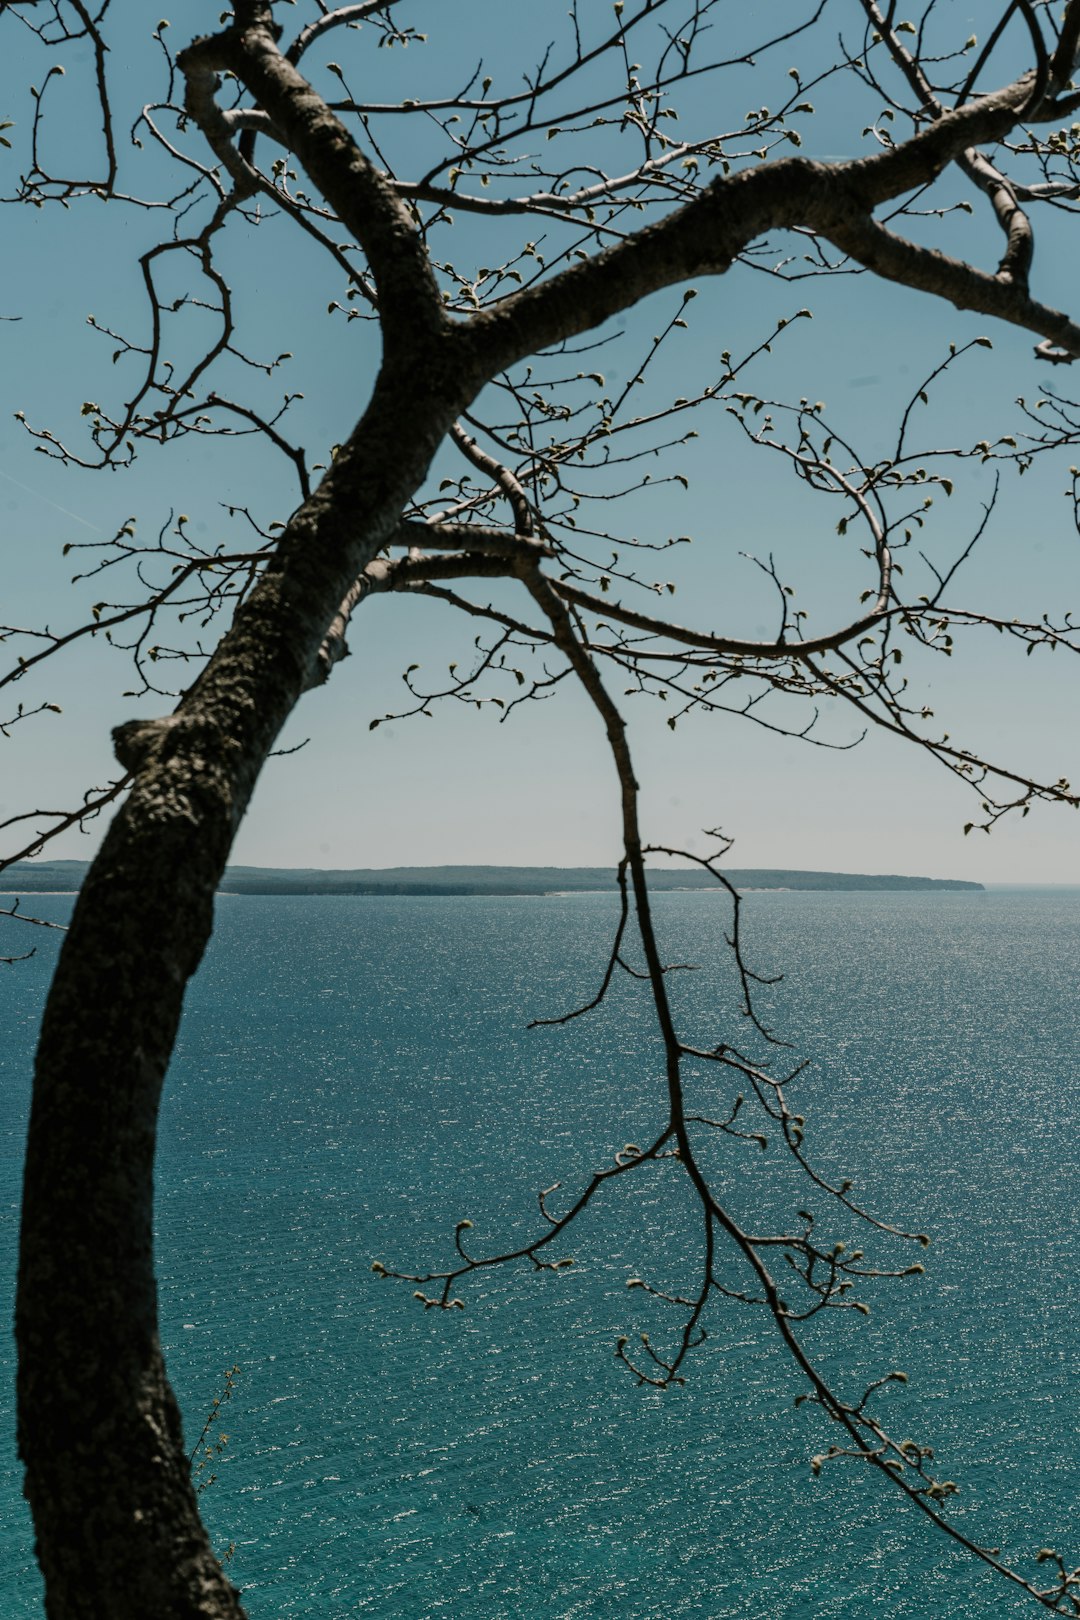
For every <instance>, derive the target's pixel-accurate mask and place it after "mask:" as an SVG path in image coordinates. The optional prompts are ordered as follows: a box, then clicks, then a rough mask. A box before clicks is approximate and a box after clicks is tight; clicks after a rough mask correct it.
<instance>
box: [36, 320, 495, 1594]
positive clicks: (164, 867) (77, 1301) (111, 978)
mask: <svg viewBox="0 0 1080 1620" xmlns="http://www.w3.org/2000/svg"><path fill="white" fill-rule="evenodd" d="M438 358H439V357H438V356H437V357H436V359H438ZM442 361H443V365H442V378H443V380H444V381H445V382H446V384H447V386H446V387H445V388H444V389H443V390H442V391H441V397H440V395H439V394H438V393H437V392H436V390H435V388H434V386H432V387H431V389H430V392H425V393H424V394H422V395H419V396H418V389H417V386H416V383H415V381H414V379H415V377H416V376H417V371H416V365H415V357H410V364H408V365H406V366H405V367H404V368H399V369H398V373H397V381H396V382H391V381H388V380H387V379H386V375H385V368H384V374H383V377H382V378H380V382H379V384H378V385H377V386H376V390H375V393H374V395H373V398H372V402H371V405H370V406H369V408H368V410H367V411H366V413H365V415H364V418H363V420H362V421H361V423H360V424H359V426H358V427H357V429H356V431H355V432H354V434H353V435H352V437H351V439H350V440H349V442H348V443H347V445H346V446H345V447H344V449H343V450H342V452H341V453H340V454H339V456H338V459H337V461H336V462H335V464H334V466H333V468H332V469H331V471H330V472H329V474H328V475H327V477H326V478H325V479H324V481H323V483H322V485H321V486H320V488H319V489H318V490H317V491H316V492H315V493H314V495H313V496H312V497H311V499H310V500H309V501H307V502H306V503H305V504H304V506H303V507H301V508H300V510H299V511H298V512H297V513H296V514H295V516H294V518H293V520H292V521H291V522H290V524H289V526H288V529H287V530H286V533H285V535H284V537H283V540H282V544H281V547H280V549H279V551H278V553H277V554H276V555H275V557H274V559H273V561H272V562H271V563H270V565H269V567H268V570H267V573H266V575H265V576H264V578H263V580H262V581H261V582H260V584H259V585H258V587H257V588H256V590H255V591H254V592H253V594H252V596H251V598H250V599H249V601H248V602H247V603H246V604H245V605H244V606H243V607H242V608H241V609H240V611H239V612H238V613H237V616H236V620H235V623H234V625H233V627H232V629H231V630H230V631H229V633H228V634H227V635H226V637H225V638H224V640H223V641H222V644H221V646H220V648H219V649H218V652H217V653H216V654H215V656H214V658H213V660H212V662H211V663H210V665H209V666H208V667H207V669H206V670H205V671H204V673H203V675H202V676H201V677H200V679H199V680H198V681H197V682H196V684H195V686H194V687H193V689H192V691H191V692H190V693H189V694H188V695H187V697H186V698H185V699H184V701H183V703H182V704H181V706H180V708H179V710H178V712H177V714H176V715H174V716H173V717H172V718H171V719H169V720H165V721H156V722H150V723H148V724H140V723H138V722H133V723H132V724H130V725H128V726H126V727H121V728H120V729H119V731H118V732H117V733H116V734H115V735H116V738H117V753H118V755H119V757H120V758H121V760H122V762H123V763H124V764H125V765H127V766H128V767H129V768H131V769H134V770H135V772H136V780H135V783H134V786H133V788H132V791H131V794H130V796H129V798H128V800H127V802H126V803H125V805H124V806H123V808H122V809H121V810H120V812H119V813H118V815H117V816H116V818H115V820H114V822H113V824H112V826H111V827H110V829H109V832H108V834H107V835H106V838H105V841H104V843H103V845H102V848H101V852H100V854H99V855H98V857H97V859H96V861H95V862H94V864H93V866H92V868H91V871H90V873H89V874H88V876H87V879H86V882H85V884H84V886H83V889H82V892H81V894H80V895H79V899H78V901H77V904H76V907H75V912H74V916H73V919H72V924H71V929H70V932H69V933H68V935H67V938H66V940H65V944H64V948H63V951H62V953H61V957H60V962H59V965H58V967H57V971H56V976H55V979H54V982H53V986H52V990H51V992H50V995H49V1000H48V1005H47V1007H46V1012H45V1019H44V1024H43V1028H42V1034H41V1040H40V1045H39V1048H38V1055H37V1065H36V1071H35V1082H34V1093H33V1104H32V1112H31V1120H30V1132H29V1142H28V1148H27V1162H26V1182H25V1193H24V1202H23V1220H22V1247H21V1256H20V1270H19V1284H18V1298H17V1306H16V1334H17V1340H18V1349H19V1376H18V1397H19V1449H20V1453H21V1455H22V1458H23V1460H24V1462H25V1464H26V1487H25V1488H26V1495H27V1497H28V1499H29V1501H30V1505H31V1508H32V1511H33V1515H34V1523H35V1528H36V1532H37V1553H38V1558H39V1561H40V1563H41V1567H42V1571H43V1573H44V1576H45V1586H46V1613H47V1614H48V1615H49V1617H50V1620H91V1617H93V1620H195V1617H199V1620H209V1617H213V1620H238V1617H240V1616H242V1614H243V1610H242V1609H241V1607H240V1604H239V1601H238V1598H237V1595H236V1592H235V1590H234V1589H233V1587H232V1586H231V1584H230V1582H229V1581H228V1580H227V1579H226V1578H225V1576H224V1574H223V1573H222V1571H221V1569H220V1567H219V1565H218V1563H217V1561H216V1559H215V1558H214V1555H213V1552H212V1550H211V1548H210V1544H209V1541H208V1538H207V1535H206V1532H205V1530H204V1528H203V1525H202V1522H201V1520H200V1518H199V1514H198V1508H197V1504H196V1498H195V1494H194V1491H193V1489H192V1485H191V1481H190V1473H189V1466H188V1459H187V1453H186V1450H185V1446H184V1442H183V1436H182V1433H181V1425H180V1417H179V1412H178V1410H177V1406H176V1401H175V1398H174V1396H173V1394H172V1391H171V1389H170V1388H169V1385H168V1382H167V1379H166V1375H165V1367H164V1362H163V1359H162V1354H161V1347H160V1343H159V1340H158V1322H157V1297H156V1285H155V1278H154V1268H153V1254H152V1216H153V1159H154V1144H155V1135H156V1125H157V1113H158V1103H159V1098H160V1095H161V1087H162V1083H163V1080H164V1076H165V1071H166V1068H167V1065H168V1061H169V1057H170V1054H171V1052H172V1047H173V1042H174V1040H175V1036H176V1030H177V1025H178V1023H179V1019H180V1014H181V1008H182V1003H183V995H184V989H185V986H186V983H187V980H188V979H189V978H190V976H191V974H192V973H193V972H194V971H195V969H196V967H197V966H198V963H199V960H200V958H201V956H202V953H203V950H204V948H205V946H206V942H207V940H208V938H209V935H210V930H211V926H212V914H213V903H214V893H215V890H216V888H217V884H218V881H219V879H220V877H221V873H222V871H223V869H224V866H225V862H226V859H227V857H228V854H229V850H230V848H231V845H232V842H233V838H234V835H235V832H236V829H237V827H238V825H239V822H240V819H241V817H242V816H243V813H244V810H245V808H246V806H247V803H248V800H249V798H250V795H251V792H252V789H253V787H254V784H255V780H256V778H257V776H258V773H259V770H260V769H261V766H262V763H263V761H264V760H265V758H266V756H267V753H268V752H269V750H270V748H271V747H272V746H273V742H274V739H275V737H276V736H277V734H278V732H279V730H280V728H281V726H282V724H283V723H284V721H285V719H286V718H287V716H288V714H289V712H290V711H291V709H292V708H293V706H294V705H295V703H296V701H297V699H298V698H299V696H300V694H301V693H302V692H303V690H304V689H305V687H306V686H307V685H310V684H312V683H313V681H314V680H315V679H316V678H317V677H316V675H315V673H314V672H315V669H316V666H317V659H318V653H319V650H320V647H321V645H322V641H323V638H324V636H325V634H326V631H327V627H328V625H329V624H330V623H331V620H332V619H333V616H334V613H335V611H336V609H337V607H338V604H339V603H340V602H341V600H342V598H343V597H344V595H345V593H346V590H347V589H348V587H349V585H350V583H351V582H352V581H353V580H354V579H355V578H356V576H357V574H358V573H360V572H361V571H362V570H363V568H364V567H365V566H366V564H367V563H368V562H369V561H370V560H371V559H372V558H373V557H374V556H375V555H376V553H377V552H378V550H379V548H380V547H381V546H382V545H383V543H384V541H385V539H386V537H387V535H388V534H389V533H390V532H391V530H392V528H393V527H394V525H395V524H396V522H397V521H398V519H399V517H400V514H401V511H402V508H403V506H404V505H405V504H406V503H407V501H408V499H409V497H410V496H411V494H412V492H413V491H414V490H415V488H416V487H417V485H418V483H419V482H420V480H421V479H422V477H423V476H424V474H425V472H426V470H427V467H428V464H429V462H430V459H431V456H432V454H433V453H434V450H435V448H436V446H437V444H438V442H439V441H440V439H441V438H442V436H443V434H444V433H445V431H446V429H447V428H448V426H449V424H450V421H451V420H452V419H453V416H454V415H455V414H456V412H457V410H458V409H459V408H460V406H461V404H462V403H464V401H463V399H462V397H461V396H462V392H463V385H462V379H461V373H460V369H458V368H456V367H455V365H454V361H453V357H452V355H451V353H450V352H449V345H448V346H447V352H446V353H444V354H443V356H442ZM431 362H432V357H431V354H430V351H429V352H428V354H427V355H426V357H425V371H426V377H427V380H428V381H429V382H431V378H432V363H431ZM451 378H452V379H453V380H452V382H451V381H450V380H449V379H451Z"/></svg>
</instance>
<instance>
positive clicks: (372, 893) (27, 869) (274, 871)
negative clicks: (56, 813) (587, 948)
mask: <svg viewBox="0 0 1080 1620" xmlns="http://www.w3.org/2000/svg"><path fill="white" fill-rule="evenodd" d="M88 864H89V863H88V862H86V861H17V862H14V863H13V864H12V865H11V866H10V867H8V868H7V870H6V871H5V872H3V873H0V893H3V894H22V895H32V894H75V893H77V892H78V889H79V886H80V884H81V883H82V880H83V878H84V877H85V875H86V872H87V870H88ZM724 876H725V878H726V879H727V881H728V882H729V883H730V884H731V885H732V886H733V887H734V888H736V889H738V890H739V891H740V892H749V891H758V890H760V891H768V890H773V891H777V890H786V891H803V892H828V893H837V892H843V891H859V892H879V893H880V892H882V891H896V892H902V893H928V892H933V891H940V890H951V891H957V890H966V891H968V892H969V893H984V892H985V889H984V886H983V884H981V883H973V882H970V881H968V880H966V879H962V878H928V877H908V876H904V875H901V874H898V873H877V874H874V873H865V872H808V871H793V870H788V869H784V868H771V867H753V868H749V867H742V868H734V867H732V868H729V869H725V870H724ZM9 884H10V887H8V885H9ZM649 887H650V889H652V891H653V892H654V893H665V892H667V893H670V892H673V891H676V892H678V891H681V892H688V891H694V890H705V891H711V890H718V889H720V886H719V885H718V884H717V881H716V879H715V878H714V877H713V876H712V874H711V873H709V872H706V871H704V870H703V869H701V868H698V867H691V866H687V867H666V868H665V867H656V868H650V869H649ZM614 888H615V871H614V868H609V867H598V866H567V867H562V866H396V867H386V868H357V869H355V870H343V869H338V870H323V869H321V868H317V867H298V868H291V867H270V866H264V867H260V866H230V867H227V868H226V869H225V875H224V877H223V879H222V882H221V885H220V887H219V889H218V893H219V894H261V895H290V894H293V895H352V896H356V897H378V896H380V895H383V896H386V895H390V896H395V897H398V898H407V897H409V896H415V897H417V898H431V897H432V896H438V895H445V896H448V897H453V898H467V897H470V896H481V897H482V896H485V895H486V896H489V897H495V896H502V897H511V896H522V895H533V896H538V897H547V898H555V897H565V896H568V895H573V894H606V893H610V892H611V890H613V889H614ZM720 892H722V890H720Z"/></svg>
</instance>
